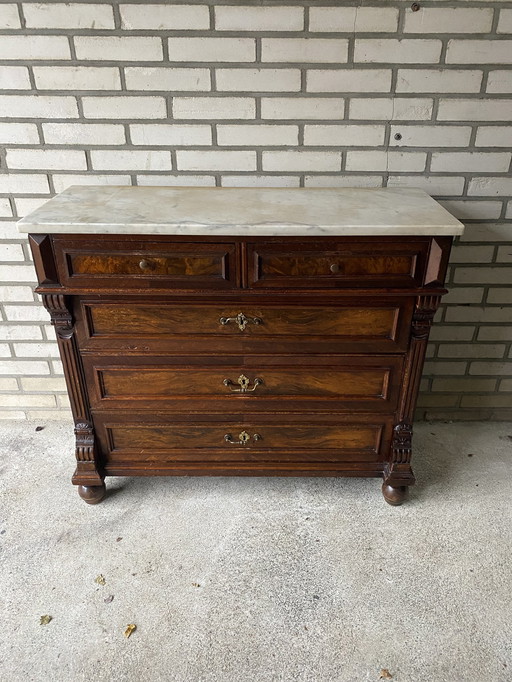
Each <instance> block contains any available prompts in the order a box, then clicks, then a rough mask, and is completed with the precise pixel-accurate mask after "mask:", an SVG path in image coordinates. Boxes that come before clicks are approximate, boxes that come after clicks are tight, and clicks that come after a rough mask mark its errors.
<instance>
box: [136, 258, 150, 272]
mask: <svg viewBox="0 0 512 682" xmlns="http://www.w3.org/2000/svg"><path fill="white" fill-rule="evenodd" d="M152 267H153V264H152V263H150V262H149V261H148V260H145V259H144V258H143V259H142V260H141V261H140V263H139V268H140V269H141V270H151V268H152Z"/></svg>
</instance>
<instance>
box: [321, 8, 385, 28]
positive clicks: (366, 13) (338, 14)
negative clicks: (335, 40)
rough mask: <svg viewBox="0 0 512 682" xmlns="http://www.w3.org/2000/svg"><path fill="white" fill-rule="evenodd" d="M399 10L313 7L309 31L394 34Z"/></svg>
mask: <svg viewBox="0 0 512 682" xmlns="http://www.w3.org/2000/svg"><path fill="white" fill-rule="evenodd" d="M398 16H399V12H398V9H396V8H394V7H381V8H379V11H378V12H376V11H375V8H374V7H362V6H360V5H359V6H352V7H312V8H311V9H310V11H309V30H310V31H321V32H322V33H324V32H325V33H332V32H334V33H337V32H346V33H351V32H353V31H356V32H363V33H364V32H374V31H375V32H377V33H388V32H389V33H393V32H394V31H396V30H397V28H398Z"/></svg>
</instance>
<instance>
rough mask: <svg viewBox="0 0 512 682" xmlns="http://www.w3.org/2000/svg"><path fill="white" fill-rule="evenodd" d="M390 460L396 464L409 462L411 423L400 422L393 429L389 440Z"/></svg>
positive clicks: (410, 453)
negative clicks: (391, 437) (391, 438)
mask: <svg viewBox="0 0 512 682" xmlns="http://www.w3.org/2000/svg"><path fill="white" fill-rule="evenodd" d="M391 455H392V456H391V461H392V462H394V463H396V464H409V463H410V461H411V455H412V424H408V423H406V422H400V423H399V424H397V425H396V426H395V428H394V429H393V440H392V441H391Z"/></svg>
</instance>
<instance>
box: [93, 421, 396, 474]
mask: <svg viewBox="0 0 512 682" xmlns="http://www.w3.org/2000/svg"><path fill="white" fill-rule="evenodd" d="M299 420H300V421H297V419H296V420H291V421H290V420H288V419H286V420H283V418H282V417H278V418H270V417H267V418H259V419H258V418H250V417H248V416H244V415H226V416H225V417H222V419H220V418H217V419H215V420H212V418H211V416H210V417H206V418H205V417H204V416H200V415H197V416H193V418H191V417H190V416H189V417H185V416H182V417H181V418H180V417H179V416H175V415H169V416H168V417H166V416H165V415H163V414H160V415H158V416H157V417H156V418H152V419H143V418H142V417H141V415H137V414H132V415H130V418H129V419H128V420H127V421H124V420H123V419H121V420H120V419H118V418H116V416H115V415H113V414H109V413H104V412H100V413H96V414H95V416H94V422H95V428H96V432H97V434H98V439H99V445H100V450H101V453H102V460H103V462H104V468H105V471H106V472H107V473H109V474H112V475H124V474H125V473H126V474H129V473H130V472H131V471H135V470H138V471H141V472H142V471H144V472H146V473H147V474H151V475H152V474H154V473H155V472H159V473H162V474H172V473H175V474H180V473H182V474H186V473H196V474H197V473H205V474H208V475H212V474H216V473H217V474H222V473H229V474H237V473H238V474H251V473H254V474H265V473H268V474H272V473H274V474H282V475H307V474H308V473H310V474H311V475H315V472H316V475H322V472H323V474H324V475H327V474H328V472H331V473H335V472H336V471H340V472H341V471H342V470H343V471H345V472H347V471H348V472H349V471H350V468H351V467H353V468H354V473H356V472H355V469H356V468H357V469H358V471H359V473H358V475H361V471H360V469H359V467H360V466H361V465H363V466H364V465H366V467H368V474H369V475H371V473H375V471H378V469H379V466H382V464H381V463H382V462H383V461H384V459H385V457H386V452H387V448H389V443H390V437H391V430H392V420H391V418H384V419H382V420H381V421H379V420H375V418H367V419H365V420H364V421H363V420H360V421H358V420H357V419H354V418H351V419H345V421H344V420H343V418H338V419H337V420H336V421H335V422H334V421H332V420H331V421H328V420H327V421H326V420H325V419H323V420H322V421H319V420H314V419H311V418H309V417H308V415H307V414H304V415H300V416H299ZM363 475H364V472H363Z"/></svg>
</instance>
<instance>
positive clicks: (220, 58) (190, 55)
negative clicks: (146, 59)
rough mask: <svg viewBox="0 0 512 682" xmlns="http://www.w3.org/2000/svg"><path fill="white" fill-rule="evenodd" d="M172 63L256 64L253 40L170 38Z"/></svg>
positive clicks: (170, 58)
mask: <svg viewBox="0 0 512 682" xmlns="http://www.w3.org/2000/svg"><path fill="white" fill-rule="evenodd" d="M169 60H170V61H171V62H254V61H255V60H256V42H255V40H254V39H253V38H228V37H226V38H192V37H191V38H170V39H169Z"/></svg>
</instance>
